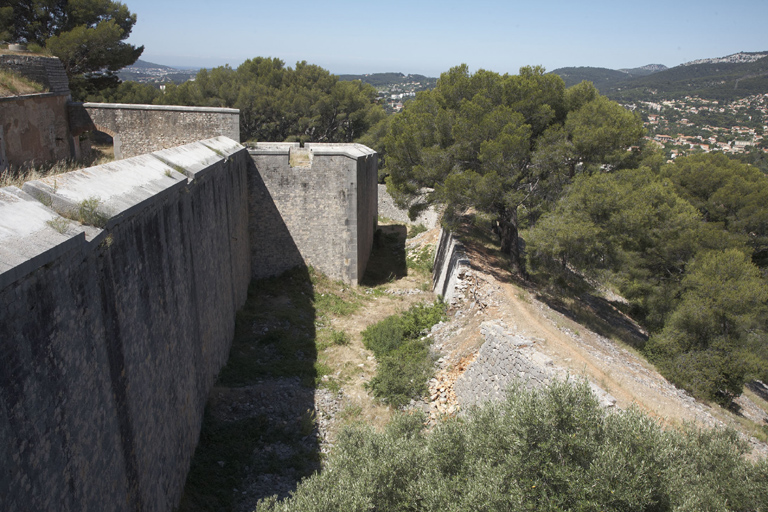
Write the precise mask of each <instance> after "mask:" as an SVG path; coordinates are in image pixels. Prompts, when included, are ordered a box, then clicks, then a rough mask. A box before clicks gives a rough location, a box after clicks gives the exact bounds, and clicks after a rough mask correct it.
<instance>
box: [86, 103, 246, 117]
mask: <svg viewBox="0 0 768 512" xmlns="http://www.w3.org/2000/svg"><path fill="white" fill-rule="evenodd" d="M75 104H77V105H82V106H83V107H85V108H104V109H114V110H166V111H171V112H206V113H209V114H238V115H239V114H240V109H237V108H220V107H185V106H181V105H142V104H134V103H75Z"/></svg>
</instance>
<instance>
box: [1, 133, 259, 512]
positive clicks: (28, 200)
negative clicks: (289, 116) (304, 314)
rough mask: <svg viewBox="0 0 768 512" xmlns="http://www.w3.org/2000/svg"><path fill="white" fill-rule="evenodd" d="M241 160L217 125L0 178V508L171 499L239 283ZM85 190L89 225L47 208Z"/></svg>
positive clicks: (220, 358) (128, 506)
mask: <svg viewBox="0 0 768 512" xmlns="http://www.w3.org/2000/svg"><path fill="white" fill-rule="evenodd" d="M219 153H220V154H221V155H220V154H219ZM249 161H250V159H249V158H248V154H247V152H246V150H245V149H244V148H243V147H242V146H239V144H237V143H235V142H234V141H231V140H227V139H224V138H218V139H211V140H208V141H204V143H197V144H191V145H189V146H187V147H183V148H175V149H174V150H168V151H165V152H158V153H156V154H154V155H145V156H144V157H139V158H138V160H133V159H129V160H123V161H120V162H113V163H110V164H107V165H104V166H99V167H95V168H91V169H87V170H84V171H75V172H74V173H68V174H66V175H60V176H58V177H57V181H56V183H55V184H52V182H46V181H45V180H40V181H38V182H30V183H27V184H25V186H24V189H25V191H26V192H23V191H21V190H19V189H16V188H12V187H9V188H6V189H1V190H0V224H2V229H0V238H2V240H0V304H2V310H1V311H0V350H1V351H2V354H3V358H4V361H5V363H4V364H3V365H0V411H2V413H0V458H2V460H3V461H5V462H4V464H3V471H2V472H0V502H1V503H2V507H0V508H2V509H3V510H5V511H13V510H18V511H23V510H72V511H75V510H171V509H172V508H173V506H175V505H176V504H177V503H178V499H179V496H180V493H181V490H182V488H183V484H184V481H185V477H186V473H187V471H188V469H189V462H190V459H191V457H192V454H193V453H194V449H195V446H196V444H197V439H198V436H199V432H200V422H201V419H202V414H203V408H204V405H205V400H206V398H207V395H208V391H209V390H210V388H211V386H212V385H213V383H214V380H215V378H216V375H217V374H218V371H219V369H220V368H221V367H222V366H223V365H224V363H225V362H226V360H227V357H228V354H229V347H230V344H231V342H232V336H233V332H234V320H235V311H236V310H237V309H238V308H239V307H240V306H241V305H242V304H243V302H244V301H245V297H246V293H247V286H248V283H249V282H250V273H251V272H250V251H249V246H248V243H247V239H248V226H247V222H248V202H247V185H246V181H247V178H246V169H247V166H248V163H249ZM180 171H183V172H180ZM48 181H51V180H48ZM33 195H34V196H35V197H37V198H38V199H40V201H42V202H40V201H37V200H35V199H34V198H33V197H32V196H33ZM84 201H85V202H88V204H90V205H92V206H93V209H94V210H95V212H94V213H93V216H92V219H97V222H96V223H97V224H99V226H100V227H94V226H84V225H81V224H79V223H76V222H71V221H69V220H68V219H66V218H64V217H61V216H60V215H59V214H58V213H57V211H60V212H61V213H65V214H67V215H72V211H71V209H70V208H69V206H70V205H73V204H74V205H78V204H79V205H82V204H83V202H84ZM43 203H45V204H49V205H51V206H52V207H53V208H55V209H57V211H53V210H51V209H50V208H48V207H46V206H44V204H43ZM20 219H21V220H20ZM6 224H8V225H6Z"/></svg>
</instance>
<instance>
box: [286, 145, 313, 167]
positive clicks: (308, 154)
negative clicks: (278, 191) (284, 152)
mask: <svg viewBox="0 0 768 512" xmlns="http://www.w3.org/2000/svg"><path fill="white" fill-rule="evenodd" d="M313 156H314V155H313V153H312V151H310V150H309V149H307V148H291V150H290V153H289V157H288V162H289V165H290V166H291V167H298V168H301V169H310V168H311V167H312V157H313Z"/></svg>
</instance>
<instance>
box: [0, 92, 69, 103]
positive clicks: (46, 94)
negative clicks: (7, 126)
mask: <svg viewBox="0 0 768 512" xmlns="http://www.w3.org/2000/svg"><path fill="white" fill-rule="evenodd" d="M69 94H70V93H69V92H35V93H32V94H19V95H17V96H0V103H2V102H4V101H17V100H25V99H29V98H52V97H54V96H67V97H69Z"/></svg>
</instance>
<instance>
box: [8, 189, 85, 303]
mask: <svg viewBox="0 0 768 512" xmlns="http://www.w3.org/2000/svg"><path fill="white" fill-rule="evenodd" d="M84 243H85V234H84V233H83V229H82V227H81V226H80V225H79V224H77V223H75V222H71V221H69V220H67V219H65V218H62V217H60V216H59V215H57V214H56V213H55V212H54V211H53V210H51V209H49V208H47V207H46V206H44V205H43V204H42V203H40V202H39V201H37V200H35V198H33V197H31V196H30V195H28V194H26V193H24V192H23V191H22V190H20V189H18V188H16V187H5V188H0V289H3V288H5V287H6V286H8V285H9V284H11V283H13V282H15V281H17V280H18V279H21V278H22V277H24V276H25V275H27V274H29V273H30V272H32V271H34V270H36V269H38V268H40V267H42V266H43V265H45V264H47V263H50V262H51V261H53V260H54V259H56V258H57V257H59V256H61V255H62V254H65V253H67V252H69V251H71V250H74V249H77V248H78V247H79V246H82V245H83V244H84Z"/></svg>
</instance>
